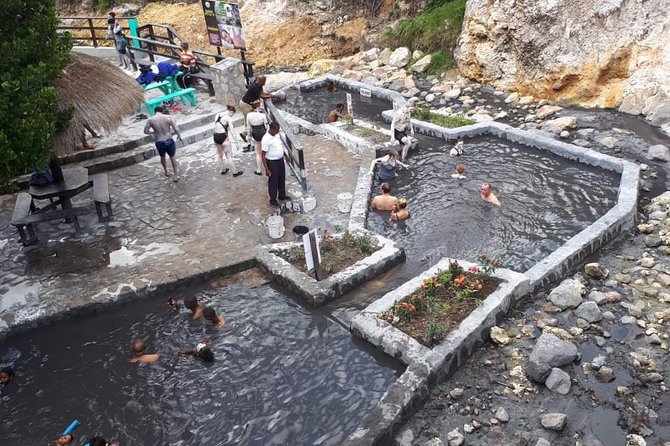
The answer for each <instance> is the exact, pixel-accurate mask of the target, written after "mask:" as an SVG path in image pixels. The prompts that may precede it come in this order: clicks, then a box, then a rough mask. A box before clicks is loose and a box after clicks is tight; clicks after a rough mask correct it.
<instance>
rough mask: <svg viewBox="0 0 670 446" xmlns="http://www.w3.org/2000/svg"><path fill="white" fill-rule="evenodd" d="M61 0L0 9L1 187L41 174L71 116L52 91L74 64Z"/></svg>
mask: <svg viewBox="0 0 670 446" xmlns="http://www.w3.org/2000/svg"><path fill="white" fill-rule="evenodd" d="M57 24H58V19H57V17H56V4H55V0H3V1H2V8H0V54H1V55H2V57H1V58H0V182H1V183H6V182H7V181H8V180H9V179H11V178H12V177H13V176H15V175H17V174H21V173H26V172H29V171H31V170H33V169H37V168H41V167H43V166H44V165H45V163H46V161H47V159H48V155H49V153H50V152H51V150H52V144H53V138H54V135H55V133H56V131H57V130H58V128H59V126H60V127H62V126H63V125H64V124H65V123H66V122H67V116H66V115H65V114H64V112H61V111H59V99H58V92H57V91H56V89H55V88H54V86H53V85H52V82H53V80H54V79H56V78H57V77H58V76H59V75H60V73H61V72H62V70H63V68H65V67H66V66H67V64H68V61H69V51H70V43H69V39H68V38H67V36H65V37H62V36H59V35H58V34H57V31H56V27H57Z"/></svg>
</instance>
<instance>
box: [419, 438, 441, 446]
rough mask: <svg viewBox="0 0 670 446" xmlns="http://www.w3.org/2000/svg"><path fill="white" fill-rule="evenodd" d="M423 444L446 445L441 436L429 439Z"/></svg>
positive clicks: (424, 445)
mask: <svg viewBox="0 0 670 446" xmlns="http://www.w3.org/2000/svg"><path fill="white" fill-rule="evenodd" d="M423 446H444V443H442V440H440V439H439V438H437V437H435V438H433V439H431V440H428V441H427V442H425V443H424V444H423Z"/></svg>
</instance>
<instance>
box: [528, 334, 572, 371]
mask: <svg viewBox="0 0 670 446" xmlns="http://www.w3.org/2000/svg"><path fill="white" fill-rule="evenodd" d="M575 358H577V347H575V345H574V344H573V343H572V342H568V341H564V340H562V339H560V338H559V337H558V336H556V335H553V334H551V333H542V335H541V336H540V337H539V338H538V339H537V342H536V343H535V347H533V351H532V352H531V353H530V356H529V357H528V363H527V364H526V374H527V375H528V376H529V377H530V378H531V379H533V380H534V381H537V382H539V383H544V382H545V380H546V379H547V376H548V375H549V373H550V372H551V369H552V368H553V367H562V366H564V365H567V364H570V363H571V362H572V361H574V360H575Z"/></svg>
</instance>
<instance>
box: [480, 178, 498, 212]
mask: <svg viewBox="0 0 670 446" xmlns="http://www.w3.org/2000/svg"><path fill="white" fill-rule="evenodd" d="M480 195H481V197H482V200H484V201H486V202H488V203H491V204H494V205H496V206H500V201H499V200H498V197H496V195H495V194H494V193H493V192H492V191H491V185H490V184H489V183H483V184H482V188H481V194H480Z"/></svg>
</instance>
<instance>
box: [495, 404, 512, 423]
mask: <svg viewBox="0 0 670 446" xmlns="http://www.w3.org/2000/svg"><path fill="white" fill-rule="evenodd" d="M493 416H494V417H496V419H497V420H498V421H500V422H501V423H507V422H508V421H509V414H508V413H507V411H506V410H505V408H504V407H502V406H500V407H499V408H498V409H496V412H495V414H494V415H493Z"/></svg>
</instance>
